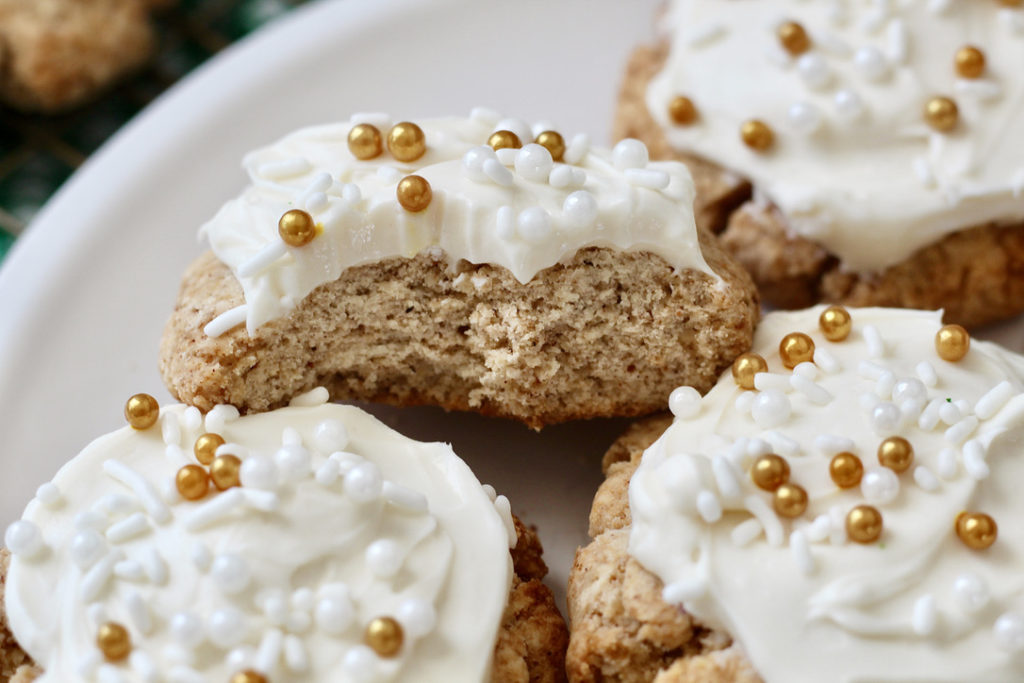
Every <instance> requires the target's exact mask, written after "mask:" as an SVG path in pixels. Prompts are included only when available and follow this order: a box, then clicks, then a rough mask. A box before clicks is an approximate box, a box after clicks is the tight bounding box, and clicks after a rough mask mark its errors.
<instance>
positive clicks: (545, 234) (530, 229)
mask: <svg viewBox="0 0 1024 683" xmlns="http://www.w3.org/2000/svg"><path fill="white" fill-rule="evenodd" d="M538 146H539V145H538ZM551 232H552V226H551V215H550V214H549V213H548V212H547V211H546V210H545V209H544V208H543V207H540V206H530V207H527V208H526V209H523V210H522V211H520V212H519V217H518V218H517V219H516V233H517V234H518V235H519V237H520V238H521V239H522V240H523V241H525V242H527V243H529V244H534V245H536V244H542V243H543V242H544V241H545V240H546V239H548V238H549V237H550V236H551Z"/></svg>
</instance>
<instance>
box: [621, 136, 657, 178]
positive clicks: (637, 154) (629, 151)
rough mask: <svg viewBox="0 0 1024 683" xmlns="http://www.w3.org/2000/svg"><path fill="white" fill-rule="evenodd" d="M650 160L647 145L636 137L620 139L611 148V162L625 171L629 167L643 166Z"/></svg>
mask: <svg viewBox="0 0 1024 683" xmlns="http://www.w3.org/2000/svg"><path fill="white" fill-rule="evenodd" d="M648 161H650V155H649V154H648V152H647V145H645V144H644V143H643V142H641V141H640V140H637V139H636V138H626V139H625V140H620V141H619V142H617V143H616V144H615V147H613V148H612V163H613V164H614V165H615V168H617V169H619V170H620V171H625V170H627V169H630V168H643V167H645V166H647V163H648Z"/></svg>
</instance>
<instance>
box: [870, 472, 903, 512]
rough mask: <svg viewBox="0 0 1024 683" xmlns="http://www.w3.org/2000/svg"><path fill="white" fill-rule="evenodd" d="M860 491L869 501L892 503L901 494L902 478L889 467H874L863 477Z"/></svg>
mask: <svg viewBox="0 0 1024 683" xmlns="http://www.w3.org/2000/svg"><path fill="white" fill-rule="evenodd" d="M860 491H861V493H862V494H864V497H865V498H866V499H867V500H868V502H869V503H881V504H883V505H884V504H886V503H891V502H892V501H894V500H896V497H897V496H898V495H899V494H900V479H899V477H898V476H897V475H896V473H895V472H893V471H892V470H891V469H889V468H888V467H873V468H870V469H868V470H867V471H866V472H865V473H864V476H863V477H862V478H861V480H860Z"/></svg>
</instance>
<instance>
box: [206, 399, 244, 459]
mask: <svg viewBox="0 0 1024 683" xmlns="http://www.w3.org/2000/svg"><path fill="white" fill-rule="evenodd" d="M239 415H240V413H239V412H238V408H236V407H234V406H233V405H231V404H229V403H219V404H217V405H215V406H214V407H213V408H211V409H210V412H208V413H207V414H206V431H208V432H213V433H214V434H220V433H221V432H222V431H224V427H225V425H228V424H231V423H232V422H234V421H235V420H237V419H238V417H239ZM232 447H233V448H235V449H239V448H242V447H241V446H238V445H237V444H233V445H232ZM221 448H223V446H221ZM227 452H228V453H232V454H234V455H239V454H240V452H239V451H238V450H231V451H227ZM219 454H220V451H219V449H218V455H219Z"/></svg>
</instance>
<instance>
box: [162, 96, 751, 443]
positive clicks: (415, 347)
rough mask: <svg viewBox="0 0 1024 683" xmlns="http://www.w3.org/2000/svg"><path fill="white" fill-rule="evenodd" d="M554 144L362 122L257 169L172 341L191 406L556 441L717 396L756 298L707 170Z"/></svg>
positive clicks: (453, 127) (175, 366)
mask: <svg viewBox="0 0 1024 683" xmlns="http://www.w3.org/2000/svg"><path fill="white" fill-rule="evenodd" d="M370 121H372V122H373V123H369V122H370ZM548 127H549V124H544V123H542V124H539V125H536V126H534V127H533V129H531V128H530V127H529V126H527V125H526V124H525V123H523V122H521V121H518V120H515V119H507V120H498V119H497V118H496V117H495V116H494V115H493V114H491V113H490V112H487V111H484V110H476V111H474V113H473V115H471V116H470V117H469V118H448V119H433V120H426V121H421V122H419V124H413V123H409V122H398V123H396V122H393V121H391V120H390V119H389V118H387V117H383V116H379V115H373V116H356V117H353V119H352V120H351V121H350V122H345V123H341V124H334V125H328V126H320V127H315V128H308V129H305V130H301V131H298V132H296V133H294V134H292V135H289V136H288V137H286V138H284V139H283V140H281V141H279V142H278V143H276V144H275V145H273V146H271V147H267V148H265V149H262V150H259V151H256V152H253V153H252V154H250V155H249V156H248V157H247V158H246V160H245V166H246V169H247V171H248V174H249V177H250V180H251V185H250V186H249V188H248V189H247V190H246V191H245V192H244V193H243V194H242V196H241V197H239V198H238V199H235V200H232V201H230V202H228V203H227V204H226V205H225V206H224V207H223V208H222V209H221V210H220V212H219V213H218V214H217V216H215V217H214V218H213V219H212V220H211V221H210V222H209V223H207V224H206V225H205V226H204V227H203V228H202V234H203V235H204V236H205V237H206V238H207V239H208V241H209V242H210V245H211V248H212V254H207V255H205V256H202V257H200V259H199V260H197V261H196V262H195V263H194V264H193V265H192V266H191V267H190V268H189V270H188V271H187V272H186V274H185V276H184V280H183V284H182V289H181V293H180V296H179V299H178V302H177V305H176V307H175V311H174V313H173V315H172V316H171V319H170V322H169V323H168V326H167V328H166V331H165V333H164V337H163V341H162V345H161V354H160V368H161V372H162V374H163V376H164V379H165V381H166V383H167V385H168V387H169V388H170V390H171V392H172V393H173V394H174V395H175V396H177V397H178V398H179V399H180V400H182V401H184V402H186V403H189V404H192V405H195V406H198V407H199V408H201V409H203V410H208V409H209V408H210V407H211V406H213V405H215V404H217V403H230V404H232V405H237V406H239V407H240V408H241V409H242V410H243V411H254V410H266V409H269V408H273V407H276V406H280V405H283V404H286V403H287V401H288V399H289V398H290V397H291V396H293V395H295V394H297V393H300V392H302V391H306V390H308V389H310V388H312V387H314V386H326V387H328V388H329V389H330V391H331V395H332V397H334V398H338V399H356V400H368V401H380V402H387V403H393V404H398V405H410V404H434V405H440V406H443V407H445V408H447V409H458V410H475V411H479V412H482V413H485V414H491V415H500V416H505V417H511V418H515V419H517V420H521V421H523V422H525V423H527V424H528V425H530V426H533V427H537V428H539V427H541V426H543V425H545V424H550V423H554V422H560V421H564V420H570V419H576V418H588V417H596V416H608V415H640V414H644V413H649V412H652V411H654V410H657V409H658V407H659V406H661V405H663V404H664V402H665V400H666V399H667V397H668V394H669V392H670V391H671V390H672V389H673V388H675V387H676V386H679V385H681V384H687V385H692V386H696V387H698V388H699V389H701V390H706V389H707V388H708V387H710V386H711V384H712V383H713V382H714V378H715V377H716V376H717V374H718V371H719V370H720V369H721V368H722V367H724V366H726V365H727V364H728V363H729V362H731V361H732V359H733V358H735V356H736V355H738V354H739V353H742V352H743V351H744V350H745V349H746V348H747V347H748V346H749V343H750V339H751V336H752V331H753V327H754V324H755V322H756V319H757V315H758V298H757V294H756V291H755V290H754V288H753V285H752V283H751V282H750V279H749V276H748V275H747V274H746V273H745V272H744V271H743V269H742V268H741V267H740V266H739V265H738V264H737V263H736V262H735V261H734V260H733V259H732V258H731V257H729V256H728V255H727V254H725V252H723V251H722V250H721V248H720V247H719V246H718V244H717V242H716V240H715V238H714V237H713V236H711V235H710V234H707V233H706V232H705V231H699V230H698V229H697V228H696V227H695V224H694V219H693V213H692V208H693V207H692V202H693V184H692V182H691V179H690V176H689V173H688V172H687V171H686V169H685V167H684V166H683V165H682V164H679V163H677V162H649V161H648V159H647V149H646V148H645V147H644V146H643V145H642V144H641V143H639V142H636V141H627V142H623V143H620V144H619V145H617V146H616V147H615V149H613V150H606V149H599V148H591V147H590V145H589V143H588V142H587V139H586V136H583V135H577V136H574V137H569V138H568V139H565V138H563V137H562V136H561V135H560V134H559V133H557V132H554V131H550V130H548ZM495 129H497V132H495ZM532 139H536V140H538V141H540V142H541V143H543V144H538V143H530V142H529V140H532ZM523 143H525V144H523ZM545 145H546V146H545ZM243 323H244V324H243Z"/></svg>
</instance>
